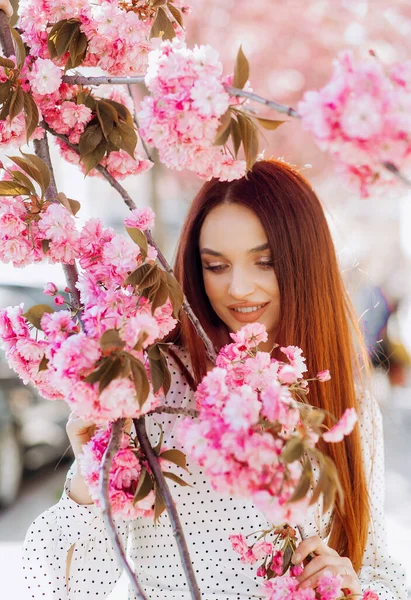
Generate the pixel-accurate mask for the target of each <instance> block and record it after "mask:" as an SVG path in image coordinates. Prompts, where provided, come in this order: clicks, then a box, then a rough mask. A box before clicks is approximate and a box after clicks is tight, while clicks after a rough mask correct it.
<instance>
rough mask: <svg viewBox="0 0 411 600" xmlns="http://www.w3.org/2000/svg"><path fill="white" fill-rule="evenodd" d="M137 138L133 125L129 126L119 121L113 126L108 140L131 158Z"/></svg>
mask: <svg viewBox="0 0 411 600" xmlns="http://www.w3.org/2000/svg"><path fill="white" fill-rule="evenodd" d="M137 139H138V138H137V134H136V132H135V129H134V127H130V125H127V123H122V122H121V121H120V122H119V123H118V124H117V125H116V126H115V127H114V129H113V130H112V132H111V134H110V142H111V143H112V144H114V145H115V146H117V148H119V149H121V150H125V151H126V152H127V154H129V155H130V156H131V158H134V153H135V150H136V146H137Z"/></svg>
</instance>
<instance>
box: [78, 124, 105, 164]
mask: <svg viewBox="0 0 411 600" xmlns="http://www.w3.org/2000/svg"><path fill="white" fill-rule="evenodd" d="M102 139H103V132H102V131H101V127H100V124H99V123H95V124H94V125H90V124H89V125H87V127H86V128H85V130H84V131H83V133H82V134H81V136H80V140H79V144H78V149H79V151H80V155H81V156H83V155H84V156H85V155H86V154H89V153H90V152H93V150H95V149H96V148H97V146H98V145H99V144H100V142H101V141H102Z"/></svg>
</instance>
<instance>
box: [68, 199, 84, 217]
mask: <svg viewBox="0 0 411 600" xmlns="http://www.w3.org/2000/svg"><path fill="white" fill-rule="evenodd" d="M67 200H68V201H69V204H70V207H71V213H72V214H73V215H74V216H76V214H77V213H78V211H79V210H80V208H81V204H80V202H79V201H78V200H73V199H72V198H67Z"/></svg>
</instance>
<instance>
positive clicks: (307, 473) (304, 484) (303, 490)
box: [288, 459, 312, 502]
mask: <svg viewBox="0 0 411 600" xmlns="http://www.w3.org/2000/svg"><path fill="white" fill-rule="evenodd" d="M311 480H312V468H311V462H310V460H309V459H307V461H306V463H305V464H304V469H303V472H302V474H301V477H300V480H299V482H298V483H297V486H296V488H295V490H294V493H293V495H292V496H291V498H290V499H289V500H288V502H297V501H298V500H302V498H305V497H306V495H307V494H308V491H309V489H310V485H311Z"/></svg>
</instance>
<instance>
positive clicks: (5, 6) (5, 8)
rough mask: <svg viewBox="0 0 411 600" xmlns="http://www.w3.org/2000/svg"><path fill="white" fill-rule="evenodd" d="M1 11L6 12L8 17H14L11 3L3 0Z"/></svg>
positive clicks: (0, 6)
mask: <svg viewBox="0 0 411 600" xmlns="http://www.w3.org/2000/svg"><path fill="white" fill-rule="evenodd" d="M0 10H2V11H4V12H5V13H6V16H7V17H11V16H12V15H13V12H14V11H13V7H12V5H11V4H10V2H8V0H1V1H0Z"/></svg>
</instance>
